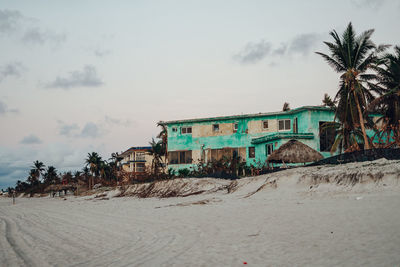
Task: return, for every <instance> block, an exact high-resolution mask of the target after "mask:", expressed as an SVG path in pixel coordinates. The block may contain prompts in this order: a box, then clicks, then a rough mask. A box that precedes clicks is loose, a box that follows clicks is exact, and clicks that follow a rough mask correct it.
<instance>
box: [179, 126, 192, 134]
mask: <svg viewBox="0 0 400 267" xmlns="http://www.w3.org/2000/svg"><path fill="white" fill-rule="evenodd" d="M181 133H182V134H191V133H192V127H182V129H181Z"/></svg>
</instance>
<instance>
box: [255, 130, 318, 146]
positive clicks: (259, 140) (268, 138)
mask: <svg viewBox="0 0 400 267" xmlns="http://www.w3.org/2000/svg"><path fill="white" fill-rule="evenodd" d="M313 138H314V134H313V133H282V132H279V133H272V134H267V135H264V136H261V137H256V138H253V139H252V140H251V143H252V144H261V143H267V142H270V141H273V140H276V139H313Z"/></svg>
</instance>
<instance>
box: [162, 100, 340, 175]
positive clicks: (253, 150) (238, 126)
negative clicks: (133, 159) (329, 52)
mask: <svg viewBox="0 0 400 267" xmlns="http://www.w3.org/2000/svg"><path fill="white" fill-rule="evenodd" d="M334 116H335V114H334V112H333V111H332V110H331V109H329V108H326V107H321V106H304V107H300V108H296V109H292V110H289V111H282V112H271V113H257V114H247V115H236V116H223V117H212V118H198V119H188V120H176V121H167V122H160V123H161V124H163V125H165V126H166V127H167V131H168V168H172V169H175V170H177V169H182V168H190V167H193V166H194V165H196V164H197V163H199V162H209V161H213V160H218V159H221V158H223V157H224V156H225V157H234V156H240V158H241V159H242V160H243V161H246V164H248V165H253V166H259V167H261V166H262V165H264V164H265V163H266V159H267V157H268V155H269V154H271V153H272V151H274V150H276V149H278V148H279V147H280V146H281V145H282V144H284V143H286V142H287V141H288V140H290V139H296V140H298V141H300V142H302V143H304V144H306V145H308V146H310V147H311V148H313V149H315V150H317V151H319V152H320V153H321V154H322V155H323V156H324V157H328V156H331V154H330V152H329V151H330V148H331V146H332V144H333V142H334V138H335V136H334V133H333V132H332V130H323V128H321V125H322V124H323V123H325V122H332V121H333V120H334ZM321 130H322V131H321Z"/></svg>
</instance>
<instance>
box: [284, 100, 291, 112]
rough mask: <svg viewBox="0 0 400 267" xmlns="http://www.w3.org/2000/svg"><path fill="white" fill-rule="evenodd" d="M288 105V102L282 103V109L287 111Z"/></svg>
mask: <svg viewBox="0 0 400 267" xmlns="http://www.w3.org/2000/svg"><path fill="white" fill-rule="evenodd" d="M289 110H290V105H289V103H288V102H285V103H283V107H282V111H289Z"/></svg>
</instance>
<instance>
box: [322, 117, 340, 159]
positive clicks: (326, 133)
mask: <svg viewBox="0 0 400 267" xmlns="http://www.w3.org/2000/svg"><path fill="white" fill-rule="evenodd" d="M332 126H334V123H332V122H326V121H320V122H319V150H320V151H321V152H329V151H330V150H331V148H332V145H333V143H334V142H335V137H336V131H335V127H332Z"/></svg>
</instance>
